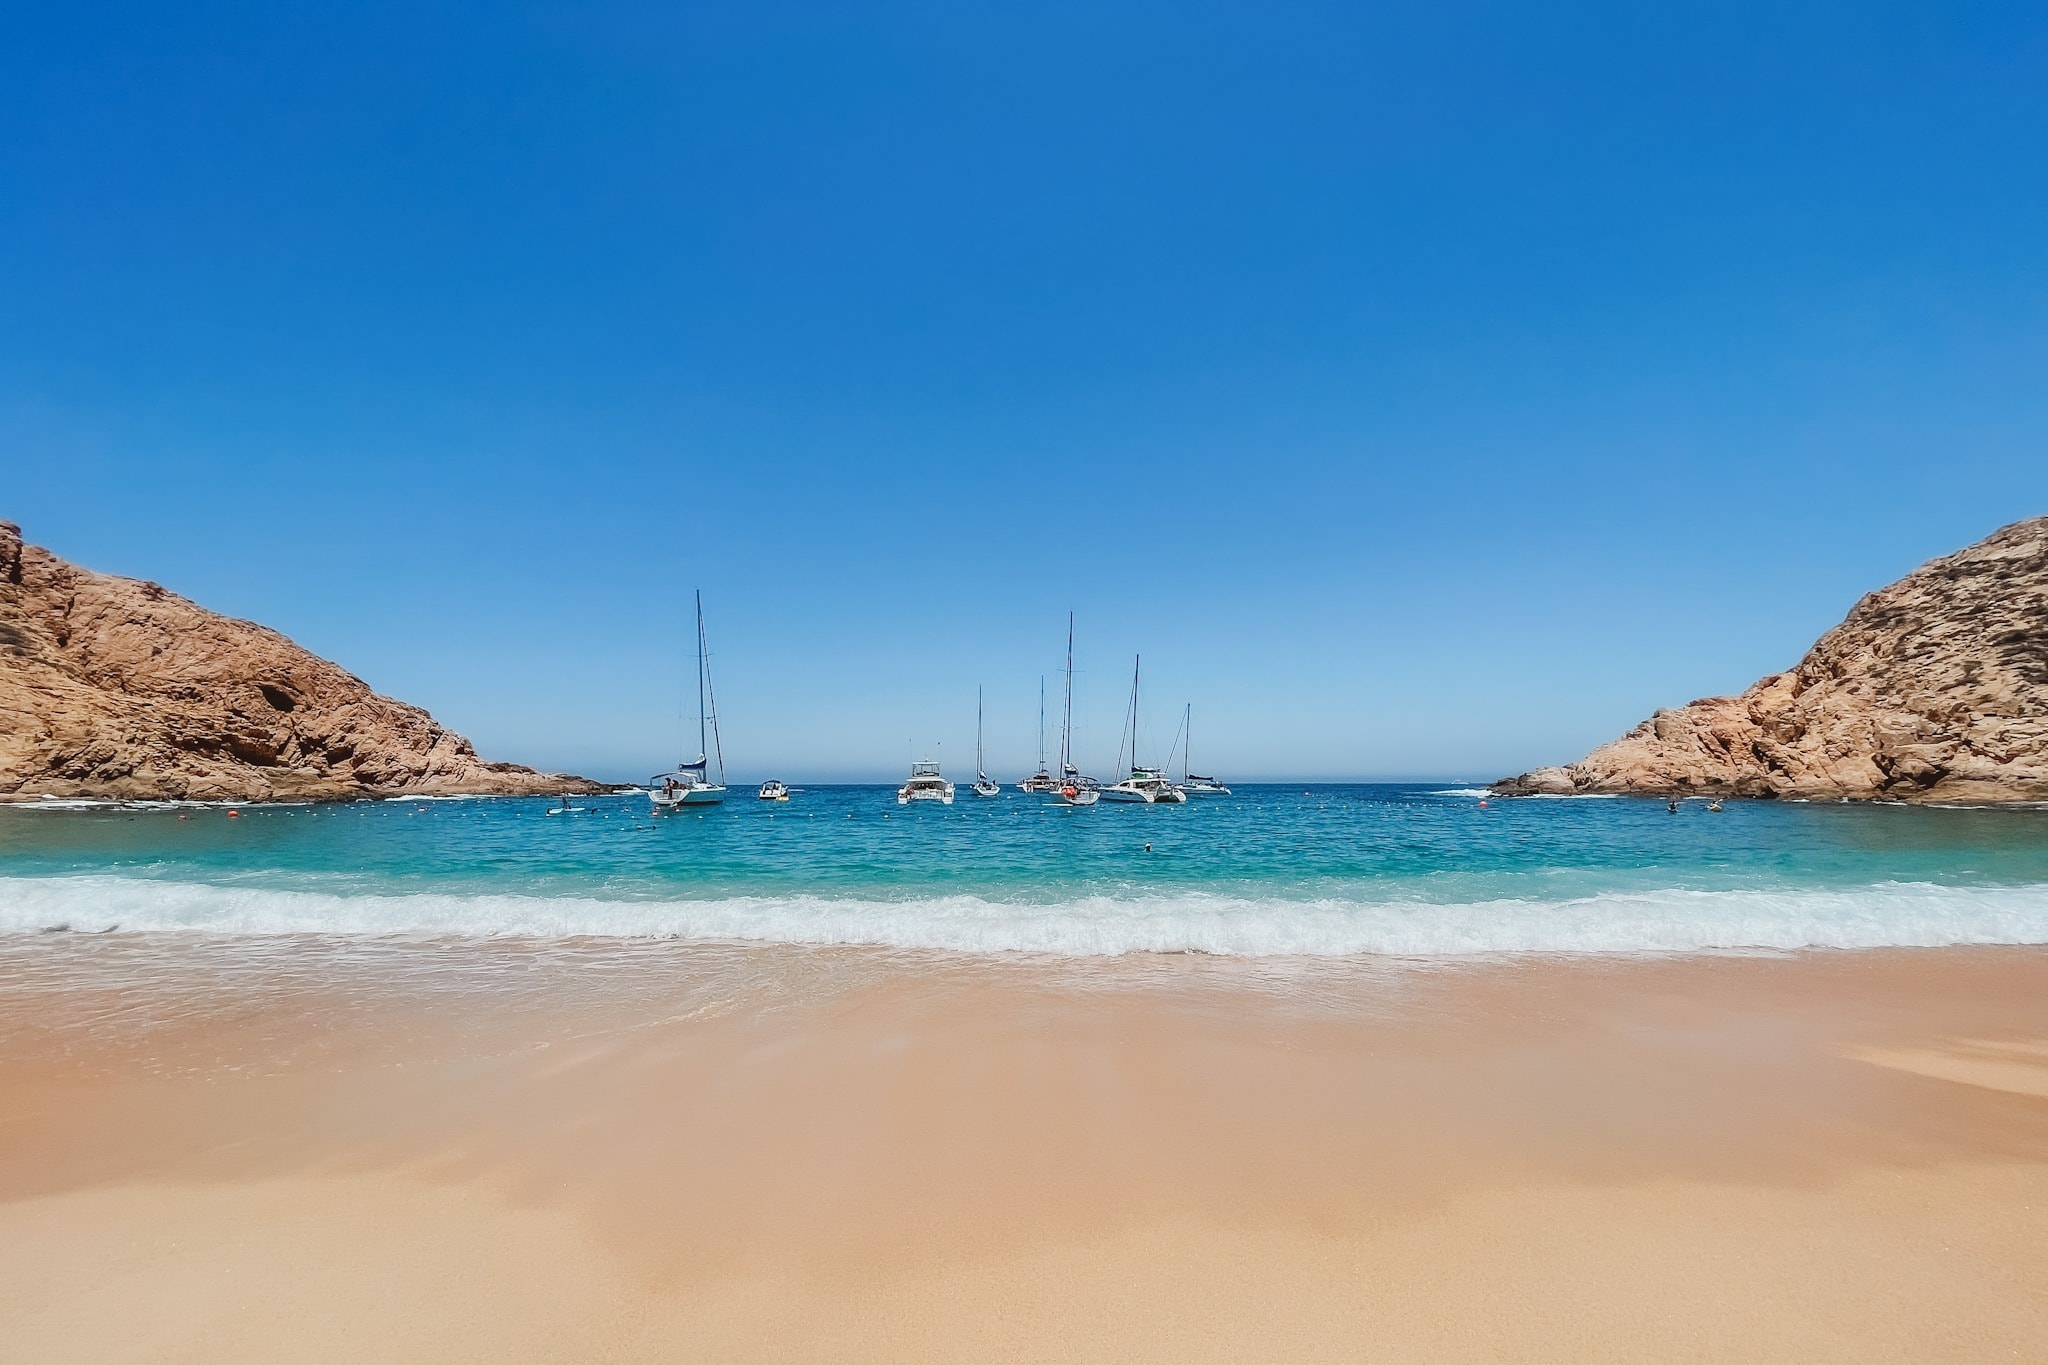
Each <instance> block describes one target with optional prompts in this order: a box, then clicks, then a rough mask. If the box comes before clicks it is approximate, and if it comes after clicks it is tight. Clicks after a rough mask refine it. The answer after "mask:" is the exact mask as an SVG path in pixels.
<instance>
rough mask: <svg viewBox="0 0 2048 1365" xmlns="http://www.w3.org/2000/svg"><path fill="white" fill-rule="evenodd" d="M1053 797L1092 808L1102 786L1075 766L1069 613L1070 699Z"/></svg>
mask: <svg viewBox="0 0 2048 1365" xmlns="http://www.w3.org/2000/svg"><path fill="white" fill-rule="evenodd" d="M1053 796H1054V797H1055V799H1057V800H1058V801H1059V803H1060V804H1061V805H1063V806H1092V805H1094V804H1095V803H1096V802H1097V801H1100V800H1101V799H1102V784H1101V783H1100V782H1097V781H1096V780H1095V779H1094V778H1092V777H1084V776H1082V774H1081V770H1080V769H1079V768H1077V767H1075V766H1074V613H1072V612H1068V613H1067V697H1066V701H1065V702H1064V703H1062V705H1061V709H1060V783H1059V786H1058V787H1056V788H1054V789H1053Z"/></svg>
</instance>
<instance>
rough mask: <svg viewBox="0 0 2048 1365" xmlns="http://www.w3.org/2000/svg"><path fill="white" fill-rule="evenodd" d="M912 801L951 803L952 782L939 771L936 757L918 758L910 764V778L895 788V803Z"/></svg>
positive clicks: (906, 803)
mask: <svg viewBox="0 0 2048 1365" xmlns="http://www.w3.org/2000/svg"><path fill="white" fill-rule="evenodd" d="M913 801H942V802H944V803H945V804H946V805H949V806H950V805H952V804H953V784H952V783H951V782H948V781H947V780H946V779H945V776H944V774H942V773H940V772H939V763H938V760H937V759H933V758H920V759H918V760H917V761H915V762H913V763H912V764H911V765H910V780H909V781H908V782H905V783H904V784H903V785H902V786H900V787H898V788H897V789H896V804H897V805H899V806H907V805H909V804H910V803H911V802H913Z"/></svg>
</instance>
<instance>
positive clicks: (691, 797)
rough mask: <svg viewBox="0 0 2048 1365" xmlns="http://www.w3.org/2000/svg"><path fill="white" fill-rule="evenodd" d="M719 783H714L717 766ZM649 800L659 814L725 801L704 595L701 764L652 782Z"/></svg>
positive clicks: (700, 601) (700, 605)
mask: <svg viewBox="0 0 2048 1365" xmlns="http://www.w3.org/2000/svg"><path fill="white" fill-rule="evenodd" d="M714 761H715V762H716V763H717V766H718V780H717V781H716V782H713V781H712V780H711V768H712V764H713V762H714ZM647 797H648V799H649V800H650V801H652V802H653V803H654V809H655V810H657V811H667V810H675V809H677V808H678V807H681V806H709V805H714V804H716V803H717V802H720V801H723V800H725V746H724V743H723V742H722V741H721V740H720V739H719V737H718V698H717V695H716V694H715V693H714V692H713V691H712V688H711V660H710V656H709V655H708V654H707V653H706V651H705V648H704V592H703V590H702V589H701V588H700V589H699V590H698V592H697V761H696V762H694V763H679V764H677V765H676V769H675V771H674V772H667V773H656V774H655V775H654V776H653V777H651V778H649V779H648V790H647Z"/></svg>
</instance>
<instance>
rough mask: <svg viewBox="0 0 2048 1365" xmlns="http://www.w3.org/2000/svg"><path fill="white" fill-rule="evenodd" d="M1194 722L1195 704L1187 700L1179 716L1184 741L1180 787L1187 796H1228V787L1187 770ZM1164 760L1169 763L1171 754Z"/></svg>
mask: <svg viewBox="0 0 2048 1365" xmlns="http://www.w3.org/2000/svg"><path fill="white" fill-rule="evenodd" d="M1194 722H1195V704H1194V703H1193V702H1189V703H1188V709H1187V712H1186V714H1185V715H1183V716H1182V717H1181V718H1180V725H1181V734H1182V737H1183V743H1184V747H1183V748H1182V749H1181V751H1180V789H1181V790H1182V791H1184V792H1186V793H1187V794H1188V795H1189V796H1228V795H1230V788H1228V787H1226V786H1224V785H1223V784H1222V783H1221V782H1218V781H1217V780H1216V779H1215V778H1213V777H1203V776H1202V775H1201V774H1200V773H1191V772H1189V771H1188V750H1189V749H1192V748H1193V747H1194V744H1195V724H1194ZM1166 761H1167V762H1168V763H1171V762H1172V761H1173V755H1172V754H1168V755H1167V756H1166Z"/></svg>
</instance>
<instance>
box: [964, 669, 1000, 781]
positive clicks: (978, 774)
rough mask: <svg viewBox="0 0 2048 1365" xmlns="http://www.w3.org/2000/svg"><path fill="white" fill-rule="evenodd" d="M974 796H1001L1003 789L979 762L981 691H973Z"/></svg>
mask: <svg viewBox="0 0 2048 1365" xmlns="http://www.w3.org/2000/svg"><path fill="white" fill-rule="evenodd" d="M970 790H971V791H973V793H974V794H975V795H976V796H1001V795H1002V794H1003V789H1002V788H1001V787H1000V786H998V785H997V784H996V782H995V780H994V779H993V778H991V777H990V776H989V775H988V772H987V770H986V769H985V768H984V767H983V765H982V760H981V689H980V688H979V687H977V688H975V689H974V786H973V787H972V788H970Z"/></svg>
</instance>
